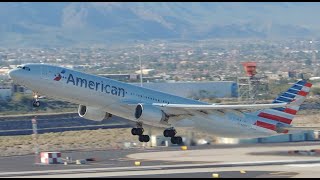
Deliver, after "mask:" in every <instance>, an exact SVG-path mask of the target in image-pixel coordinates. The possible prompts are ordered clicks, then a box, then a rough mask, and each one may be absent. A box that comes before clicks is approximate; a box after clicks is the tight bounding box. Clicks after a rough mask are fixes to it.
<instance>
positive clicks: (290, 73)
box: [288, 71, 297, 78]
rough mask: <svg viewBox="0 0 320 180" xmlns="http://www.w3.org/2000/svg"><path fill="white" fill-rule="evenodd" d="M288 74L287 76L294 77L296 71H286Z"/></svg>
mask: <svg viewBox="0 0 320 180" xmlns="http://www.w3.org/2000/svg"><path fill="white" fill-rule="evenodd" d="M288 76H289V78H296V77H297V72H295V71H288Z"/></svg>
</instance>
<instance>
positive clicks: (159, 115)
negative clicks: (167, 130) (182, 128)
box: [134, 104, 169, 124]
mask: <svg viewBox="0 0 320 180" xmlns="http://www.w3.org/2000/svg"><path fill="white" fill-rule="evenodd" d="M134 117H135V118H136V119H139V120H141V121H143V122H144V123H146V124H167V123H168V120H169V116H168V115H167V114H166V113H164V112H163V111H162V110H161V109H159V108H157V107H154V106H151V105H142V104H138V105H137V107H136V109H135V113H134Z"/></svg>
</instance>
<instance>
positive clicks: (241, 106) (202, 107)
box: [152, 103, 288, 110]
mask: <svg viewBox="0 0 320 180" xmlns="http://www.w3.org/2000/svg"><path fill="white" fill-rule="evenodd" d="M152 105H153V106H159V107H166V108H175V109H178V108H181V109H186V110H192V109H194V110H224V109H234V110H238V109H267V108H278V107H286V106H287V105H288V103H274V104H237V105H218V104H209V105H206V104H205V105H202V104H201V105H198V104H163V103H152Z"/></svg>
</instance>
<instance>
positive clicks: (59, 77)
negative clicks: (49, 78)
mask: <svg viewBox="0 0 320 180" xmlns="http://www.w3.org/2000/svg"><path fill="white" fill-rule="evenodd" d="M65 72H66V71H65V70H64V69H63V70H62V71H61V73H58V74H55V75H54V79H53V80H55V81H60V80H61V78H62V76H63V74H64V73H65ZM61 74H62V76H61Z"/></svg>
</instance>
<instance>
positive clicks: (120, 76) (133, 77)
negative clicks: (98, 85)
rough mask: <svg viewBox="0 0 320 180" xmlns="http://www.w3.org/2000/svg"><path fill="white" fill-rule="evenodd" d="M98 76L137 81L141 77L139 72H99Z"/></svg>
mask: <svg viewBox="0 0 320 180" xmlns="http://www.w3.org/2000/svg"><path fill="white" fill-rule="evenodd" d="M98 76H101V77H106V78H110V79H114V80H118V81H135V80H137V79H138V78H139V75H138V74H98Z"/></svg>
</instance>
